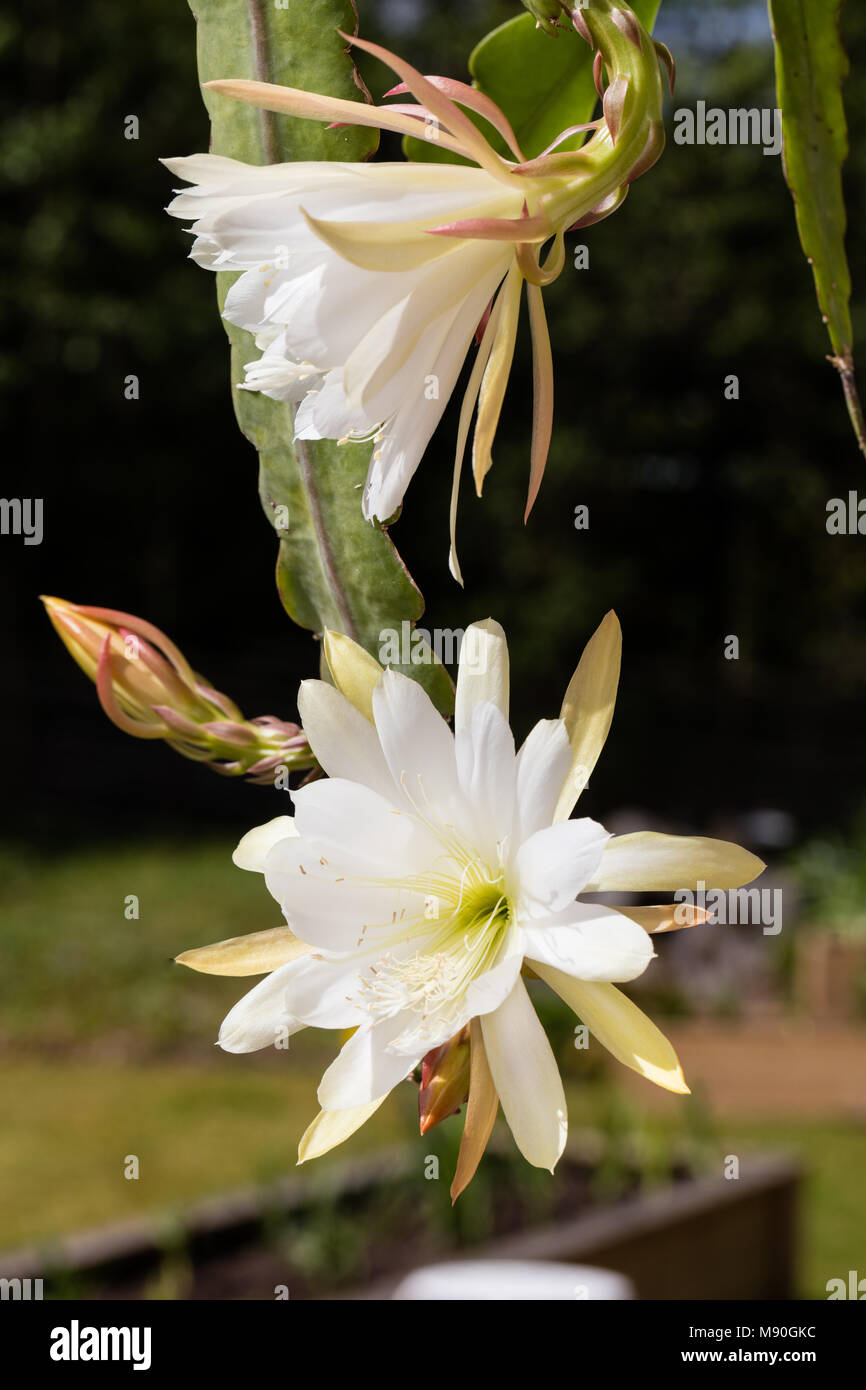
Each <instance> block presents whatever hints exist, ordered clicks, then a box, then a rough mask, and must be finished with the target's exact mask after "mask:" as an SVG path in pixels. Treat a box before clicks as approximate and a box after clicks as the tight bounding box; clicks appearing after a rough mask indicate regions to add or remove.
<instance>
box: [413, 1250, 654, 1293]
mask: <svg viewBox="0 0 866 1390" xmlns="http://www.w3.org/2000/svg"><path fill="white" fill-rule="evenodd" d="M391 1297H392V1299H433V1300H442V1299H451V1300H459V1301H464V1302H467V1301H473V1302H478V1301H479V1300H488V1301H489V1300H493V1301H495V1300H499V1299H501V1300H503V1301H514V1300H523V1299H535V1300H544V1301H550V1302H553V1301H560V1302H561V1301H569V1302H582V1301H583V1300H594V1301H598V1300H615V1299H628V1298H634V1288H633V1286H632V1284H631V1282H630V1281H629V1280H628V1279H627V1278H626V1277H625V1275H624V1274H616V1273H615V1272H614V1271H613V1270H610V1269H594V1268H593V1267H592V1266H591V1265H567V1264H553V1263H548V1262H545V1261H543V1260H455V1261H452V1262H450V1263H448V1264H436V1265H425V1266H423V1267H422V1268H421V1269H414V1270H413V1271H412V1273H411V1274H407V1275H406V1278H405V1279H403V1280H402V1281H401V1282H400V1284H399V1285H398V1286H397V1288H396V1289H395V1290H394V1292H393V1294H392V1295H391Z"/></svg>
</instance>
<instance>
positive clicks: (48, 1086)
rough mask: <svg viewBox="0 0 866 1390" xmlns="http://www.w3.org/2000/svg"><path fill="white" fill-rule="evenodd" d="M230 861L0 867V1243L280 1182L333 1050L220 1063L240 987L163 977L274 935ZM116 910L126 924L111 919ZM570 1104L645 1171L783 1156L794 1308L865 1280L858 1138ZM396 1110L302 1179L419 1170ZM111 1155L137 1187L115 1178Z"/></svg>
mask: <svg viewBox="0 0 866 1390" xmlns="http://www.w3.org/2000/svg"><path fill="white" fill-rule="evenodd" d="M230 849H231V844H226V845H219V846H213V845H197V846H185V847H177V846H175V847H173V848H166V847H164V846H158V845H154V846H148V847H144V848H136V849H129V848H127V849H119V850H116V851H111V852H107V851H105V850H103V851H102V852H96V851H94V852H92V853H88V854H77V855H75V856H70V857H67V858H58V859H53V860H52V859H45V858H42V857H40V858H36V857H35V856H33V857H29V856H26V855H22V854H20V853H17V852H13V851H12V850H10V849H6V850H5V851H0V885H2V886H0V908H2V938H0V939H2V941H3V945H4V952H3V959H4V968H3V970H2V971H0V1088H2V1096H3V1110H4V1124H3V1127H2V1130H0V1245H2V1246H5V1247H9V1246H12V1245H16V1244H19V1243H23V1242H25V1241H30V1240H34V1239H38V1240H49V1239H50V1238H51V1237H53V1236H57V1235H59V1234H61V1233H65V1232H69V1231H72V1230H75V1229H78V1228H81V1227H85V1226H90V1225H97V1224H99V1223H102V1222H107V1221H114V1220H119V1219H122V1218H125V1217H129V1216H132V1215H137V1214H142V1213H144V1212H171V1211H172V1210H178V1209H179V1208H181V1207H182V1205H183V1204H184V1203H185V1202H187V1201H189V1200H190V1199H193V1198H196V1197H200V1196H203V1195H205V1194H209V1193H215V1192H219V1191H223V1190H226V1189H230V1188H232V1187H236V1186H243V1185H245V1184H248V1183H253V1182H257V1181H262V1180H267V1179H270V1178H273V1177H275V1176H277V1175H280V1174H283V1173H286V1172H289V1171H291V1170H292V1168H293V1166H294V1162H295V1155H296V1149H297V1141H298V1139H299V1137H300V1135H301V1133H302V1132H303V1130H304V1128H305V1127H306V1125H307V1123H308V1122H309V1120H310V1119H311V1118H312V1116H313V1115H314V1114H315V1113H316V1110H317V1105H316V1100H315V1091H316V1083H317V1079H318V1076H319V1074H320V1073H321V1070H322V1068H323V1066H324V1065H325V1064H326V1063H327V1061H328V1060H329V1058H330V1056H331V1055H332V1053H333V1051H334V1050H335V1048H336V1046H337V1044H338V1040H337V1039H336V1037H334V1036H328V1035H324V1034H313V1033H309V1034H306V1033H302V1034H300V1035H298V1036H297V1037H296V1038H293V1039H292V1041H291V1045H290V1048H289V1050H288V1051H287V1052H285V1053H274V1052H268V1053H267V1054H264V1053H257V1054H255V1055H254V1056H239V1057H234V1056H228V1055H226V1054H224V1053H221V1052H220V1051H219V1050H218V1049H216V1048H214V1046H213V1041H214V1039H215V1037H216V1033H217V1029H218V1027H219V1022H220V1020H221V1018H222V1017H223V1014H224V1013H225V1012H226V1010H227V1009H228V1008H229V1007H230V1006H231V1004H232V1003H233V1002H234V1000H235V999H236V998H237V997H238V996H239V995H240V994H241V993H242V992H243V990H244V988H245V987H248V985H249V984H251V983H252V981H242V980H238V981H232V980H224V979H217V978H214V977H211V976H204V975H196V974H194V973H193V972H190V971H187V970H184V969H183V968H182V967H179V966H175V965H173V964H172V963H171V958H172V957H173V956H174V955H175V954H177V953H178V952H179V951H181V950H183V949H185V948H187V947H190V946H196V945H201V944H204V943H206V942H208V941H214V940H219V939H220V938H222V937H226V936H232V935H237V934H240V933H242V932H245V931H254V930H257V929H260V928H262V927H266V926H271V925H275V924H276V922H277V921H278V920H279V914H278V912H277V910H276V909H275V907H274V905H273V904H272V903H271V901H270V899H269V897H268V895H267V893H266V891H265V889H264V886H263V884H262V881H261V879H260V878H259V877H258V875H253V874H245V873H243V872H241V871H240V870H237V869H235V868H234V867H233V865H232V863H231V859H230ZM130 894H135V895H136V896H137V898H138V901H139V909H140V915H139V917H138V919H135V918H127V917H126V916H125V915H124V903H125V900H126V899H127V897H128V896H129V895H130ZM571 1053H572V1056H574V1053H573V1050H571ZM612 1074H615V1069H614V1073H612ZM569 1091H570V1096H569V1106H570V1114H571V1121H572V1125H573V1126H575V1127H579V1126H590V1125H591V1126H599V1125H600V1126H601V1127H602V1128H603V1129H604V1130H606V1132H607V1134H608V1137H609V1138H610V1137H611V1136H613V1137H614V1138H616V1136H619V1137H620V1139H621V1140H622V1142H623V1143H624V1144H626V1145H628V1146H631V1147H632V1148H634V1147H635V1145H637V1147H638V1150H639V1152H640V1153H641V1155H642V1156H643V1157H644V1158H645V1159H646V1160H647V1162H648V1164H649V1166H650V1167H652V1166H653V1163H656V1164H657V1165H659V1164H660V1165H662V1166H663V1164H664V1162H665V1160H666V1157H669V1155H670V1153H671V1151H672V1150H674V1149H678V1148H683V1147H685V1148H686V1149H687V1150H688V1151H695V1152H697V1151H699V1152H701V1153H702V1154H703V1155H704V1156H705V1157H708V1158H709V1159H710V1160H711V1161H712V1162H716V1161H719V1160H720V1157H721V1156H723V1155H724V1154H726V1153H737V1154H743V1153H747V1152H748V1151H752V1152H754V1151H755V1150H758V1149H773V1150H776V1151H778V1150H780V1149H787V1150H789V1151H795V1152H798V1153H800V1154H801V1155H802V1157H803V1160H804V1163H805V1165H806V1168H807V1171H808V1174H809V1178H808V1185H807V1190H806V1200H805V1212H804V1225H803V1236H804V1245H803V1261H802V1291H803V1294H804V1295H805V1296H807V1297H813V1298H815V1297H817V1298H821V1297H824V1296H826V1295H825V1285H826V1282H827V1280H828V1279H829V1278H832V1277H835V1276H837V1275H842V1276H845V1275H846V1273H847V1271H848V1269H861V1272H864V1271H863V1266H864V1260H866V1253H864V1251H866V1239H864V1235H866V1231H864V1222H863V1217H862V1187H863V1174H864V1172H866V1128H864V1127H863V1126H862V1125H861V1126H858V1125H856V1124H855V1123H853V1122H848V1123H843V1122H842V1121H840V1122H839V1123H837V1124H827V1123H821V1124H817V1123H816V1124H808V1123H797V1124H793V1123H789V1124H763V1125H756V1124H753V1123H748V1124H747V1123H745V1122H740V1121H738V1119H737V1117H736V1116H735V1115H732V1116H723V1117H718V1116H717V1117H713V1118H710V1117H707V1116H706V1115H704V1114H703V1112H702V1110H701V1107H700V1103H699V1102H696V1101H694V1100H690V1101H678V1100H675V1098H673V1097H671V1098H670V1099H671V1104H670V1105H669V1106H665V1107H664V1109H663V1110H662V1111H661V1112H658V1111H656V1110H652V1111H650V1110H649V1109H648V1110H647V1111H646V1112H644V1111H643V1109H642V1108H641V1107H640V1106H639V1104H638V1105H637V1106H636V1105H635V1102H634V1100H633V1098H629V1099H626V1098H625V1096H623V1095H621V1094H620V1093H619V1091H618V1090H617V1088H616V1087H615V1086H612V1085H610V1084H602V1083H600V1082H599V1080H598V1079H597V1078H595V1079H589V1080H585V1081H583V1082H581V1081H579V1080H578V1079H577V1078H573V1079H572V1082H571V1084H570V1086H569ZM413 1109H414V1103H413V1094H412V1090H411V1088H410V1087H408V1086H406V1087H401V1088H399V1091H398V1093H397V1094H395V1096H394V1097H392V1099H391V1100H390V1101H389V1102H388V1103H387V1104H386V1105H385V1106H383V1108H382V1110H381V1111H380V1112H379V1114H378V1115H377V1116H376V1117H375V1118H374V1120H373V1121H371V1122H370V1124H368V1125H367V1126H366V1127H365V1128H364V1129H363V1130H362V1131H361V1132H360V1133H359V1134H357V1135H356V1136H354V1137H353V1139H352V1140H351V1141H350V1142H349V1144H348V1145H347V1146H346V1147H345V1148H344V1149H343V1150H341V1151H339V1153H338V1154H337V1155H336V1156H334V1155H332V1156H330V1157H329V1158H328V1159H325V1160H322V1161H320V1164H319V1165H318V1166H321V1163H325V1164H329V1163H332V1162H335V1161H340V1159H341V1158H342V1157H350V1156H352V1155H357V1154H360V1153H363V1152H367V1151H370V1150H371V1149H376V1148H379V1147H382V1146H384V1145H389V1144H393V1143H395V1142H400V1143H406V1144H409V1145H412V1146H414V1147H415V1148H416V1149H417V1154H418V1161H419V1164H423V1161H424V1156H425V1154H427V1153H429V1152H430V1151H431V1137H430V1136H428V1137H427V1138H426V1139H421V1137H420V1136H419V1135H418V1131H417V1124H414V1125H413ZM130 1154H135V1155H136V1156H137V1157H138V1159H139V1163H140V1178H139V1179H138V1180H137V1181H129V1180H127V1179H126V1178H125V1177H124V1163H125V1160H126V1156H127V1155H130ZM316 1167H317V1165H312V1166H311V1168H309V1169H304V1170H302V1171H304V1172H305V1173H310V1172H311V1171H315V1169H316Z"/></svg>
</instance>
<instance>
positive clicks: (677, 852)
mask: <svg viewBox="0 0 866 1390" xmlns="http://www.w3.org/2000/svg"><path fill="white" fill-rule="evenodd" d="M765 868H766V865H765V864H764V862H763V860H761V859H759V858H758V856H757V855H756V854H752V853H750V851H749V850H747V849H743V848H742V846H741V845H735V844H732V843H731V842H730V841H729V840H708V839H705V838H704V837H703V836H701V835H660V834H657V833H656V832H655V831H653V830H640V831H638V832H637V833H636V834H634V835H615V836H614V837H613V839H611V840H608V842H607V844H606V845H605V847H604V852H603V854H602V856H601V862H600V864H599V866H598V870H597V872H596V876H595V878H594V879H593V881H592V883H588V884H587V885H586V888H585V890H584V891H585V892H587V893H655V892H666V893H670V892H676V891H677V890H678V889H689V890H691V891H693V892H694V891H695V890H696V889H697V888H698V886H699V885H701V884H702V885H703V887H704V888H707V889H710V888H717V889H721V890H722V891H725V890H727V889H729V888H739V887H740V886H741V885H742V884H744V883H751V881H752V879H753V878H757V877H758V874H760V873H762V872H763V870H764V869H765Z"/></svg>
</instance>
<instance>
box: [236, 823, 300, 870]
mask: <svg viewBox="0 0 866 1390" xmlns="http://www.w3.org/2000/svg"><path fill="white" fill-rule="evenodd" d="M297 834H298V832H297V830H296V829H295V822H294V820H293V819H292V817H291V816H275V817H274V819H273V820H269V821H266V822H265V824H264V825H257V826H255V828H254V829H253V830H248V831H247V833H246V835H244V836H242V837H241V839H240V841H239V842H238V846H237V849H236V850H235V852H234V854H233V855H232V859H233V861H234V863H235V864H237V866H238V868H239V869H251V870H253V872H255V873H257V874H263V873H264V871H265V860H266V859H267V857H268V854H269V853H270V851H271V850H272V849H273V847H274V845H276V844H279V842H280V840H286V839H296V838H297Z"/></svg>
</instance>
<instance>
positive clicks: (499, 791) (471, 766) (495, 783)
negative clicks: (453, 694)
mask: <svg viewBox="0 0 866 1390" xmlns="http://www.w3.org/2000/svg"><path fill="white" fill-rule="evenodd" d="M455 751H456V757H457V777H458V780H459V783H460V790H461V792H462V793H463V796H464V798H465V800H466V803H467V806H468V808H469V814H470V816H471V818H472V824H473V829H474V832H475V833H474V843H475V845H476V846H477V848H478V849H479V850H481V852H482V853H483V854H484V855H485V856H486V858H487V860H488V862H489V863H492V864H495V863H496V862H497V858H498V854H497V848H498V846H499V845H501V844H506V843H507V841H508V838H509V835H510V833H511V826H512V822H513V819H514V797H515V788H516V782H517V772H516V766H515V756H514V736H513V734H512V732H511V729H510V728H509V726H508V721H507V720H506V719H505V718H504V717H503V715H502V714H501V713H500V711H499V710H498V709H497V708H496V705H494V704H491V703H489V702H485V703H484V704H479V705H476V706H475V708H474V709H473V711H472V717H471V719H470V721H469V724H468V725H464V727H463V728H462V729H461V730H460V732H459V733H458V735H457V737H456V739H455Z"/></svg>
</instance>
